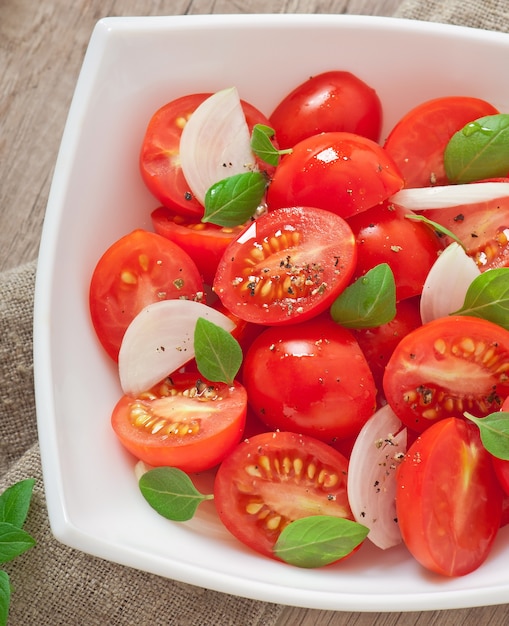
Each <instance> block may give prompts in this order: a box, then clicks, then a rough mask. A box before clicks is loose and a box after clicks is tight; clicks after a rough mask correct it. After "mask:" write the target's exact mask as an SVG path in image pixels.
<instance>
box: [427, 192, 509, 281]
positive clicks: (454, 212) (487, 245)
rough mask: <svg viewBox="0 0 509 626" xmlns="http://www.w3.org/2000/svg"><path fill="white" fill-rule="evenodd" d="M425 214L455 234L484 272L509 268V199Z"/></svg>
mask: <svg viewBox="0 0 509 626" xmlns="http://www.w3.org/2000/svg"><path fill="white" fill-rule="evenodd" d="M421 213H422V214H423V215H424V216H425V217H428V218H429V219H431V220H433V221H435V222H438V223H439V224H441V225H442V226H445V227H446V228H448V229H449V230H450V231H451V232H452V233H454V234H455V235H456V237H458V239H460V241H461V242H462V243H463V245H464V246H465V249H466V251H467V253H468V254H469V255H470V256H471V257H472V258H473V259H474V261H475V262H476V264H477V266H478V267H479V269H480V270H481V272H484V271H485V270H488V269H494V268H498V267H509V198H507V197H505V198H497V199H496V200H490V201H488V202H477V203H474V204H466V205H461V206H455V207H450V208H446V209H433V210H430V211H421ZM445 241H446V243H450V242H451V241H452V240H451V239H449V238H448V237H446V238H445Z"/></svg>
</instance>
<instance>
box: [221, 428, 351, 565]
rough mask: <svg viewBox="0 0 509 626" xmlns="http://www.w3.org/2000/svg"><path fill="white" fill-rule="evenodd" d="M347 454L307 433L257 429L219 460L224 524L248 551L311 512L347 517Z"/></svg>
mask: <svg viewBox="0 0 509 626" xmlns="http://www.w3.org/2000/svg"><path fill="white" fill-rule="evenodd" d="M347 469H348V461H347V459H346V458H345V457H344V456H343V455H342V454H340V453H339V452H337V451H336V450H334V449H332V448H331V447H330V446H328V445H327V444H325V443H323V442H321V441H318V440H316V439H314V438H312V437H305V436H304V435H297V434H294V433H288V432H275V433H272V432H271V433H262V434H259V435H255V436H254V437H251V438H250V439H246V440H244V441H243V442H241V443H240V444H239V445H238V446H237V447H236V448H235V450H234V451H233V452H232V453H231V454H230V455H229V456H228V457H227V458H226V459H225V460H224V461H223V462H222V463H221V465H220V467H219V469H218V471H217V474H216V478H215V484H214V502H215V504H216V509H217V512H218V515H219V517H220V519H221V521H222V522H223V524H224V525H225V527H226V528H227V529H228V530H229V531H230V532H231V533H232V535H234V536H235V537H236V538H237V539H238V540H239V541H241V542H243V543H244V544H245V545H247V546H248V547H250V548H252V549H253V550H255V551H257V552H259V553H261V554H263V555H265V556H268V557H271V558H276V557H275V556H274V553H273V547H274V544H275V543H276V541H277V539H278V537H279V535H280V534H281V532H282V531H283V529H284V528H285V527H286V526H287V525H288V524H289V523H290V522H292V521H294V520H296V519H300V518H302V517H308V516H310V515H331V516H335V517H341V518H346V519H350V520H352V519H353V517H352V512H351V510H350V505H349V504H348V495H347Z"/></svg>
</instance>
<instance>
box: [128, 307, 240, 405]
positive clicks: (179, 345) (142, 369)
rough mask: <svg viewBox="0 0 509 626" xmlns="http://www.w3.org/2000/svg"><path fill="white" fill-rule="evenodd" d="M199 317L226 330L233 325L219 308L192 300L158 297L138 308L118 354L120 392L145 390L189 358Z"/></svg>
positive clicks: (192, 349)
mask: <svg viewBox="0 0 509 626" xmlns="http://www.w3.org/2000/svg"><path fill="white" fill-rule="evenodd" d="M200 317H205V318H207V319H208V320H209V321H211V322H213V323H214V324H217V325H218V326H221V328H224V330H227V331H228V332H231V331H232V330H233V329H234V328H235V324H234V323H233V322H232V321H231V320H230V319H229V318H228V317H227V316H226V315H223V313H221V312H220V311H216V310H215V309H213V308H211V307H209V306H207V305H205V304H201V303H199V302H194V301H192V300H161V301H160V302H154V303H152V304H149V305H148V306H146V307H145V308H144V309H143V310H142V311H140V313H138V315H137V316H136V317H135V318H134V319H133V321H132V322H131V323H130V324H129V326H128V327H127V330H126V332H125V335H124V338H123V340H122V345H121V346H120V352H119V355H118V369H119V375H120V384H121V386H122V390H123V392H124V393H125V394H131V395H137V394H139V393H141V392H143V391H146V390H147V389H150V388H151V387H152V386H153V385H155V384H156V383H158V382H159V381H160V380H162V379H163V378H164V377H165V376H168V375H169V374H171V373H172V372H174V371H176V370H177V369H179V368H180V367H182V366H183V365H185V364H186V363H187V362H188V361H190V360H191V359H192V358H193V357H194V329H195V326H196V321H197V320H198V318H200Z"/></svg>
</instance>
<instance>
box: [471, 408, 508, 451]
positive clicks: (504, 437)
mask: <svg viewBox="0 0 509 626" xmlns="http://www.w3.org/2000/svg"><path fill="white" fill-rule="evenodd" d="M464 415H465V417H466V418H467V419H469V420H470V421H471V422H474V424H477V426H478V428H479V433H480V435H481V441H482V444H483V446H484V447H485V448H486V450H488V452H489V453H490V454H492V455H493V456H496V457H498V458H499V459H504V460H505V461H509V412H507V411H498V412H496V413H491V414H490V415H486V417H474V416H473V415H470V413H464Z"/></svg>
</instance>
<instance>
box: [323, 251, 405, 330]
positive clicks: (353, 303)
mask: <svg viewBox="0 0 509 626" xmlns="http://www.w3.org/2000/svg"><path fill="white" fill-rule="evenodd" d="M330 314H331V317H332V319H333V320H334V321H335V322H337V323H338V324H341V326H345V327H346V328H374V327H376V326H381V325H382V324H387V323H388V322H390V321H391V320H392V319H393V318H394V316H395V315H396V284H395V280H394V274H393V272H392V270H391V268H390V267H389V265H388V264H387V263H380V265H377V266H375V267H374V268H372V269H371V270H369V271H368V272H366V274H364V276H361V277H360V278H358V279H357V280H356V281H355V282H354V283H352V284H351V285H349V286H348V287H347V288H346V289H345V290H344V291H343V292H342V293H341V294H340V295H339V296H338V297H337V298H336V300H335V301H334V302H333V303H332V306H331V308H330Z"/></svg>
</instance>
